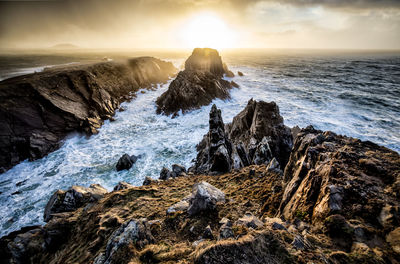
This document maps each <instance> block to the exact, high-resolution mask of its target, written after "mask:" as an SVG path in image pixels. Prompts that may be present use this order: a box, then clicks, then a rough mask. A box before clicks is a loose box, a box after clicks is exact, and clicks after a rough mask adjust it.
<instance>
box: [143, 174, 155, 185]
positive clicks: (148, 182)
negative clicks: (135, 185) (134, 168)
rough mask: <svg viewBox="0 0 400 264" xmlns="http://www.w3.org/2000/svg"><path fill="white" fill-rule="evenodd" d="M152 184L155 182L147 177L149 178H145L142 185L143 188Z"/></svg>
mask: <svg viewBox="0 0 400 264" xmlns="http://www.w3.org/2000/svg"><path fill="white" fill-rule="evenodd" d="M153 182H155V180H153V179H152V178H151V177H149V176H146V178H144V181H143V185H144V186H146V185H150V184H152V183H153Z"/></svg>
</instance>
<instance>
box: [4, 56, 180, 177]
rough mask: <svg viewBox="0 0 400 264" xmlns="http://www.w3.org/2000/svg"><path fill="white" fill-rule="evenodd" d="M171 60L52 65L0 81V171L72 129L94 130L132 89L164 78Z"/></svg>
mask: <svg viewBox="0 0 400 264" xmlns="http://www.w3.org/2000/svg"><path fill="white" fill-rule="evenodd" d="M175 72H176V68H175V67H174V66H173V65H172V63H169V62H164V61H161V60H158V59H155V58H151V57H142V58H135V59H132V60H130V61H129V62H128V63H127V64H123V63H115V62H103V63H97V64H89V65H77V66H68V67H56V68H52V69H47V70H45V71H43V72H40V73H34V74H29V75H24V76H18V77H14V78H10V79H7V80H4V81H1V82H0V170H6V169H9V168H11V167H12V166H14V165H15V164H17V163H19V162H20V161H22V160H25V159H30V160H35V159H38V158H42V157H43V156H45V155H46V154H48V153H49V152H51V151H54V150H55V149H57V148H58V147H59V142H60V140H61V139H63V138H64V137H65V136H66V135H67V134H68V133H70V132H73V131H78V132H85V133H87V134H93V133H96V132H97V129H98V128H99V127H100V126H101V125H102V123H103V120H105V119H109V118H111V117H112V116H113V115H114V112H115V110H116V109H117V108H118V107H119V105H120V103H121V102H122V101H124V100H126V99H128V98H129V97H130V93H131V92H135V91H137V90H138V89H139V88H145V87H149V86H150V85H154V84H156V83H160V82H166V81H167V80H168V79H169V77H172V76H174V74H175Z"/></svg>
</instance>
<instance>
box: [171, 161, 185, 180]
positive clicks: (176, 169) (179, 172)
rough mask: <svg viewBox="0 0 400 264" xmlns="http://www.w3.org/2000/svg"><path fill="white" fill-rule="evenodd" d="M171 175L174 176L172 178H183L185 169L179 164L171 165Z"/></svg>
mask: <svg viewBox="0 0 400 264" xmlns="http://www.w3.org/2000/svg"><path fill="white" fill-rule="evenodd" d="M172 173H173V174H174V176H173V178H175V177H179V176H183V175H185V174H186V168H185V167H184V166H182V165H179V164H172Z"/></svg>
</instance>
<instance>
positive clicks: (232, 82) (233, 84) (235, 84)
mask: <svg viewBox="0 0 400 264" xmlns="http://www.w3.org/2000/svg"><path fill="white" fill-rule="evenodd" d="M231 85H232V87H235V88H239V87H240V86H239V84H237V83H235V82H234V81H231Z"/></svg>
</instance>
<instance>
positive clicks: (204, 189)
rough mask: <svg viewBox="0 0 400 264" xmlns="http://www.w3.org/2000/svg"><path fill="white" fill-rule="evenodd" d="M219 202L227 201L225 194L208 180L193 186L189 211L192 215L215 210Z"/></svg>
mask: <svg viewBox="0 0 400 264" xmlns="http://www.w3.org/2000/svg"><path fill="white" fill-rule="evenodd" d="M219 202H222V203H223V202H225V194H224V193H223V192H222V191H221V190H219V189H217V188H215V187H214V186H212V185H211V184H209V183H208V182H204V181H203V182H200V183H198V184H195V185H194V186H193V191H192V196H191V197H190V198H189V208H188V210H187V211H188V214H189V215H192V216H193V215H196V214H198V213H200V212H207V211H213V210H215V209H216V207H217V203H219Z"/></svg>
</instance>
